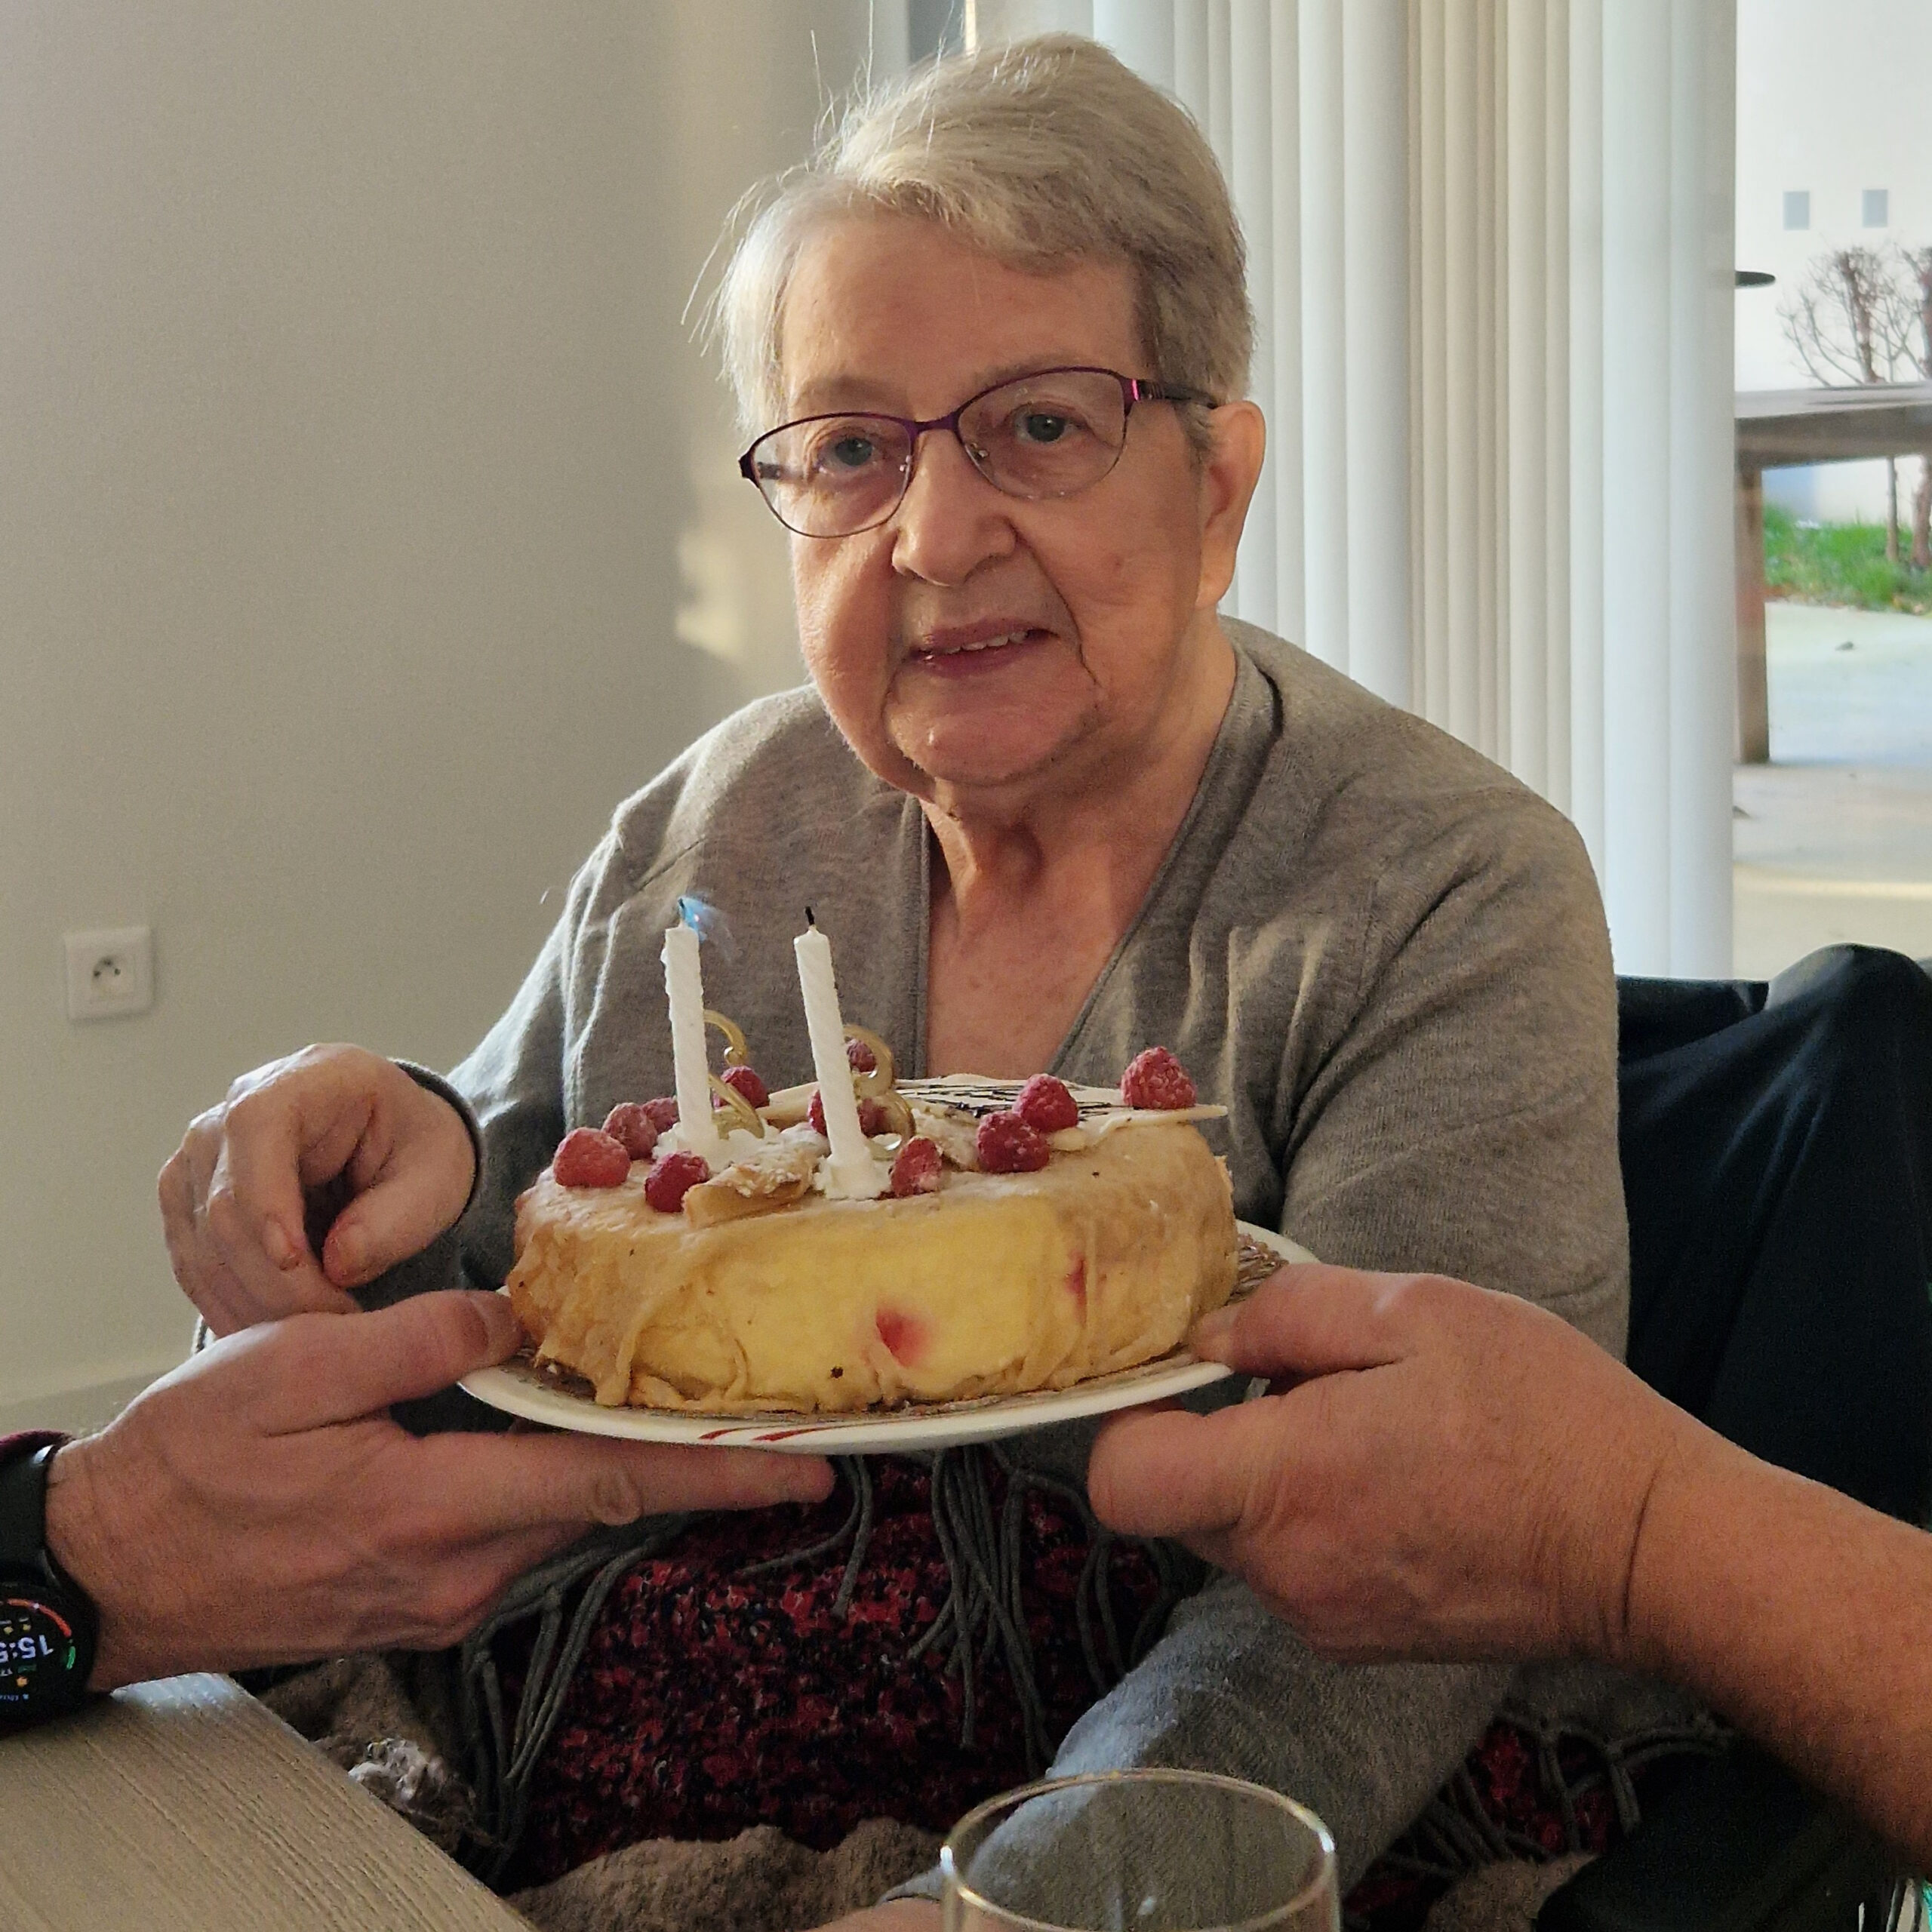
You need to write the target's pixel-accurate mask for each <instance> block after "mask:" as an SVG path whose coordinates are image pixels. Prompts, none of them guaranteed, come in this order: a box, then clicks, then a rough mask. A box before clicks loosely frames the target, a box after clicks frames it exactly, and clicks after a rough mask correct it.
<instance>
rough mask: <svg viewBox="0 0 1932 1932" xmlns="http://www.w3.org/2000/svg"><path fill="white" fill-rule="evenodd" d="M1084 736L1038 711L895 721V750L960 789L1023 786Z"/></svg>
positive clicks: (1070, 724)
mask: <svg viewBox="0 0 1932 1932" xmlns="http://www.w3.org/2000/svg"><path fill="white" fill-rule="evenodd" d="M1085 735H1086V734H1085V731H1084V730H1083V729H1082V728H1081V724H1079V723H1078V722H1076V721H1073V720H1070V719H1069V720H1066V721H1063V723H1061V724H1059V725H1058V726H1057V728H1056V727H1054V725H1053V724H1051V723H1050V721H1048V720H1047V719H1044V718H1041V716H1040V715H1038V713H1035V714H1033V715H1030V716H1026V715H1023V716H1018V717H1014V716H1010V715H1009V716H1006V717H1000V716H993V717H979V718H943V719H921V720H920V721H918V725H917V726H916V727H915V728H913V729H911V730H907V729H906V728H904V727H903V725H900V724H897V723H896V724H895V728H894V731H893V734H892V736H893V739H894V743H895V744H896V745H897V747H898V749H899V752H900V755H901V756H902V757H903V758H905V759H906V761H908V762H909V764H912V765H914V766H915V767H916V768H918V770H919V771H921V772H923V773H924V774H925V776H926V777H927V778H928V780H931V782H932V783H934V784H937V785H942V786H946V787H948V788H949V789H959V790H962V791H994V790H999V789H1005V788H1008V787H1011V786H1014V785H1023V784H1025V783H1026V782H1028V781H1029V780H1032V779H1035V778H1038V777H1041V775H1042V774H1044V773H1046V772H1048V771H1051V770H1052V769H1053V768H1054V767H1056V766H1057V765H1058V764H1060V763H1061V762H1062V761H1063V759H1064V758H1065V757H1066V754H1067V752H1069V750H1070V749H1072V746H1074V745H1075V743H1078V740H1080V739H1081V738H1082V737H1084V736H1085Z"/></svg>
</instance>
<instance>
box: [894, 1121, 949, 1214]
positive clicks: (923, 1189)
mask: <svg viewBox="0 0 1932 1932" xmlns="http://www.w3.org/2000/svg"><path fill="white" fill-rule="evenodd" d="M939 1170H940V1156H939V1143H938V1142H937V1141H936V1140H928V1139H927V1138H926V1137H925V1136H924V1134H914V1135H913V1137H912V1139H911V1140H908V1141H907V1142H906V1144H905V1145H904V1146H903V1147H901V1148H900V1150H899V1152H897V1154H895V1155H894V1156H893V1157H892V1183H891V1187H892V1198H894V1200H895V1201H904V1200H906V1199H909V1198H910V1197H911V1196H912V1195H915V1194H937V1192H939Z"/></svg>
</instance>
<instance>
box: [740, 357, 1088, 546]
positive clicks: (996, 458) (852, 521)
mask: <svg viewBox="0 0 1932 1932" xmlns="http://www.w3.org/2000/svg"><path fill="white" fill-rule="evenodd" d="M1126 437H1127V400H1126V398H1125V397H1124V395H1122V393H1121V385H1120V383H1119V381H1118V379H1117V378H1115V377H1113V376H1111V375H1107V374H1100V373H1097V372H1095V371H1091V370H1081V369H1075V370H1054V371H1048V373H1047V374H1044V375H1039V376H1025V377H1020V379H1019V380H1017V381H1015V382H1011V383H1004V384H1003V385H1002V386H1001V387H1000V388H998V389H989V390H988V391H987V392H986V394H985V395H982V396H977V397H975V398H974V400H973V401H971V402H970V403H968V405H966V407H965V408H964V409H963V410H962V411H961V412H960V416H959V440H960V441H961V444H962V445H964V448H965V451H966V454H967V455H968V457H971V459H972V461H973V463H974V467H975V468H977V469H978V471H979V472H980V475H983V477H985V478H986V481H988V482H989V483H991V484H992V485H993V486H994V487H995V488H996V489H999V490H1003V491H1005V492H1006V494H1008V496H1011V497H1068V496H1072V494H1074V493H1075V491H1079V490H1084V489H1085V488H1088V486H1089V485H1091V484H1094V483H1097V482H1098V481H1100V478H1102V477H1103V476H1104V475H1106V473H1107V472H1108V471H1109V470H1110V469H1112V468H1113V466H1114V465H1115V463H1118V461H1119V460H1120V453H1121V445H1122V444H1123V443H1124V441H1125V440H1126ZM751 459H752V468H753V470H754V472H755V480H756V481H757V483H758V488H760V489H761V491H764V497H765V500H766V501H767V502H768V503H770V504H771V507H772V508H773V509H774V510H775V511H777V513H778V516H779V519H780V521H781V522H783V523H784V524H786V525H787V526H789V528H792V529H793V530H795V531H798V532H800V533H801V534H802V535H804V536H808V537H839V536H848V535H850V534H852V533H853V532H854V531H860V530H864V529H866V528H869V527H870V526H871V525H873V524H875V523H881V522H883V521H884V520H885V518H888V516H890V515H891V514H892V512H893V511H894V509H897V507H898V504H899V500H900V497H902V496H903V495H904V494H905V491H906V481H907V479H908V478H909V476H910V475H911V473H912V444H911V439H910V438H909V435H908V434H907V432H906V426H905V425H904V424H903V423H900V422H897V421H895V420H894V419H893V418H892V417H889V416H867V415H851V416H823V417H813V418H811V419H810V420H807V421H805V422H803V423H788V424H786V426H785V427H783V429H774V430H773V431H772V432H771V434H770V435H768V436H765V437H764V438H761V439H760V441H758V443H757V444H756V445H755V446H754V447H753V448H752V453H751Z"/></svg>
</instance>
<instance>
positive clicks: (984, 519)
mask: <svg viewBox="0 0 1932 1932" xmlns="http://www.w3.org/2000/svg"><path fill="white" fill-rule="evenodd" d="M1013 505H1014V500H1013V499H1012V498H1011V497H1008V496H1007V495H1006V494H1004V492H1002V491H998V490H996V489H995V488H993V486H992V484H990V483H989V482H988V481H986V478H984V477H983V476H982V475H980V472H978V470H977V469H974V466H973V460H972V458H971V457H969V456H968V454H966V450H965V446H964V444H962V443H961V441H960V440H959V438H958V437H957V436H956V435H952V434H951V433H949V432H948V431H946V430H944V429H933V430H928V432H926V434H925V435H923V436H921V438H919V441H918V445H917V446H916V447H915V448H914V450H913V452H912V475H911V477H910V478H909V479H908V480H907V482H906V494H905V495H904V497H903V498H901V499H900V505H899V507H898V509H897V510H896V511H894V513H893V531H894V536H893V545H892V563H893V568H894V569H895V570H897V571H900V572H901V573H902V574H904V575H906V576H909V577H921V578H924V580H926V581H927V582H928V583H964V580H966V579H967V578H968V577H970V576H971V575H972V574H973V572H974V571H975V570H977V568H979V566H980V565H981V564H983V563H984V562H986V561H987V560H988V559H989V558H993V557H1001V556H1004V555H1008V553H1009V552H1011V550H1012V549H1014V546H1015V545H1016V544H1017V542H1018V540H1019V539H1018V537H1017V533H1016V532H1015V531H1014V527H1013V521H1012V509H1013Z"/></svg>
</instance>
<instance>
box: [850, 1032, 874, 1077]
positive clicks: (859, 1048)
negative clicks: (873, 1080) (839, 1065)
mask: <svg viewBox="0 0 1932 1932" xmlns="http://www.w3.org/2000/svg"><path fill="white" fill-rule="evenodd" d="M845 1064H846V1065H847V1066H849V1067H850V1068H851V1069H852V1071H853V1072H854V1073H876V1072H878V1054H875V1053H874V1052H873V1051H872V1048H870V1047H869V1046H867V1045H866V1043H865V1041H863V1040H848V1041H846V1042H845Z"/></svg>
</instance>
